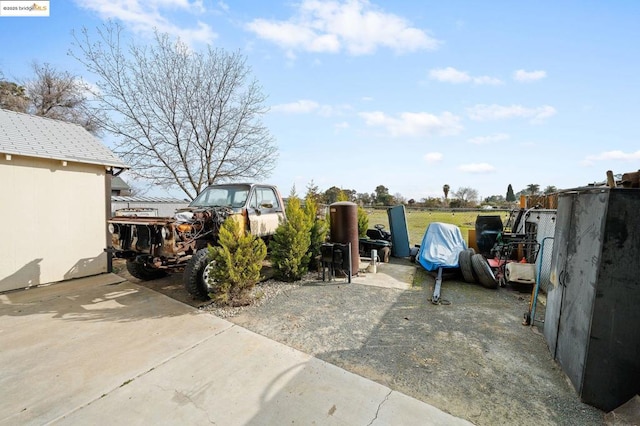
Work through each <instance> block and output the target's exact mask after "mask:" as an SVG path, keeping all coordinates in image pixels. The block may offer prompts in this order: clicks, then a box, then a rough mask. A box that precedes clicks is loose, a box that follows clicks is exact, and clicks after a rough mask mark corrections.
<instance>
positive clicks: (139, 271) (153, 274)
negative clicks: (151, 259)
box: [127, 260, 167, 281]
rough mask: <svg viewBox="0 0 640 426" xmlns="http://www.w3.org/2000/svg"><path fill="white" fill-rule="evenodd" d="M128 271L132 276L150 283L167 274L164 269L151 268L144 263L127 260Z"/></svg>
mask: <svg viewBox="0 0 640 426" xmlns="http://www.w3.org/2000/svg"><path fill="white" fill-rule="evenodd" d="M127 271H129V273H130V274H131V276H133V277H136V278H137V279H139V280H142V281H150V280H155V279H157V278H162V277H164V276H165V275H167V273H166V272H165V271H163V270H162V269H157V268H150V267H149V266H147V265H145V264H144V262H139V261H136V260H127Z"/></svg>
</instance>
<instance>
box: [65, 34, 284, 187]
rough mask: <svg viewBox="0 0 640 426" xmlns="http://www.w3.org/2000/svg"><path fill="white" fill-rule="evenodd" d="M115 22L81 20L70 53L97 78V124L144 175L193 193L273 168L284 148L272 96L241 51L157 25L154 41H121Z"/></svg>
mask: <svg viewBox="0 0 640 426" xmlns="http://www.w3.org/2000/svg"><path fill="white" fill-rule="evenodd" d="M122 35H123V33H122V27H120V26H119V25H117V24H114V23H108V24H106V25H104V26H103V27H101V28H99V29H98V30H97V35H96V37H97V40H95V41H92V40H91V39H90V35H89V32H88V31H87V30H86V29H84V30H83V31H82V33H81V34H80V35H79V36H76V37H75V43H74V48H75V49H76V50H75V52H74V51H73V50H72V51H71V52H70V54H71V55H72V56H73V57H75V58H76V59H78V60H79V61H80V62H82V63H83V64H84V65H85V66H86V67H87V69H88V70H89V71H90V72H92V73H94V74H95V75H96V76H97V77H98V78H99V80H98V83H97V87H98V89H99V90H98V93H96V99H97V100H98V108H97V110H96V115H97V116H98V117H99V120H100V123H99V124H100V127H101V128H103V129H104V130H106V131H108V132H110V133H111V134H113V135H115V136H116V137H117V141H116V149H115V151H116V152H117V153H118V154H120V155H121V156H122V157H123V158H124V159H125V160H126V161H127V162H128V163H129V164H130V165H131V166H132V171H133V172H134V173H136V174H138V175H139V176H140V177H143V178H145V179H148V180H150V181H152V182H153V183H154V184H157V185H161V186H164V187H176V186H177V187H179V188H180V189H181V190H182V191H183V192H184V193H185V194H186V195H187V196H188V197H189V198H191V199H193V198H194V197H195V196H196V194H197V193H198V192H200V191H201V190H202V189H203V188H204V187H205V186H206V185H209V184H212V183H216V182H225V181H232V180H238V179H259V178H263V177H266V176H268V175H269V174H270V173H271V171H272V170H273V167H274V166H275V161H276V157H277V148H276V146H275V143H274V139H273V137H272V136H271V135H270V133H269V131H268V129H267V128H266V127H265V126H264V125H263V123H262V120H261V119H262V116H263V115H264V114H265V113H266V112H267V108H266V107H265V106H264V105H263V104H264V101H265V100H266V97H265V95H263V94H262V91H261V87H260V86H259V85H258V83H257V82H256V81H255V80H253V79H250V68H249V67H248V66H247V64H246V59H245V58H244V56H242V55H241V54H240V53H238V52H236V53H231V54H230V53H227V52H225V51H224V50H222V49H212V48H211V47H209V48H208V49H207V50H206V52H204V53H198V52H196V51H194V50H192V49H191V48H189V47H188V46H187V45H186V44H184V43H183V42H181V41H180V40H173V39H171V38H170V37H169V35H167V34H163V33H159V32H156V34H155V38H154V40H153V43H152V44H150V45H148V46H140V45H136V44H135V43H134V42H130V43H129V44H128V45H126V46H125V45H124V43H123V42H122Z"/></svg>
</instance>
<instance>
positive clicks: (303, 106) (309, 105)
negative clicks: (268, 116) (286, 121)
mask: <svg viewBox="0 0 640 426" xmlns="http://www.w3.org/2000/svg"><path fill="white" fill-rule="evenodd" d="M319 108H320V104H319V103H317V102H314V101H310V100H308V99H302V100H299V101H296V102H290V103H288V104H280V105H274V106H272V107H271V112H281V113H285V114H308V113H310V112H314V111H317V110H318V109H319Z"/></svg>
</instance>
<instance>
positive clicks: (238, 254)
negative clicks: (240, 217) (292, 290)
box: [209, 217, 267, 306]
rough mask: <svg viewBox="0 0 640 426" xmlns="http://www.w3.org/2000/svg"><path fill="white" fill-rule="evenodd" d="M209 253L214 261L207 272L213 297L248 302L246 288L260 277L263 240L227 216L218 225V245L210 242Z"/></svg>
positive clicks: (264, 249) (264, 250) (237, 303)
mask: <svg viewBox="0 0 640 426" xmlns="http://www.w3.org/2000/svg"><path fill="white" fill-rule="evenodd" d="M209 256H210V257H211V259H212V260H213V261H214V262H215V267H214V268H212V269H211V275H210V276H209V280H210V282H209V284H210V286H211V287H212V288H213V289H214V290H213V293H212V296H213V299H214V300H215V301H217V302H219V303H223V304H225V305H232V306H240V305H246V304H248V303H249V302H248V300H247V296H248V292H249V291H250V290H251V289H252V288H253V287H254V286H255V285H256V284H257V283H258V282H259V281H260V271H261V269H262V261H263V260H264V259H265V257H266V256H267V246H266V245H265V243H264V241H262V239H261V238H258V237H256V236H254V235H251V234H250V233H248V232H243V231H242V230H241V229H240V225H239V224H238V221H237V220H236V219H235V218H234V217H229V218H227V220H225V221H224V223H223V224H222V227H221V228H220V233H219V246H218V247H211V246H210V247H209Z"/></svg>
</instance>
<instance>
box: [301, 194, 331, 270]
mask: <svg viewBox="0 0 640 426" xmlns="http://www.w3.org/2000/svg"><path fill="white" fill-rule="evenodd" d="M304 211H305V214H306V215H307V218H308V219H309V221H310V222H311V231H310V232H309V234H310V235H309V236H310V244H309V269H311V270H317V269H318V262H317V260H316V257H317V256H318V255H319V254H320V247H321V246H322V243H324V242H325V240H326V238H327V231H328V230H329V227H328V224H327V221H326V220H325V219H323V218H322V217H321V216H319V215H318V203H316V201H315V200H314V199H313V198H312V197H307V198H306V200H305V204H304Z"/></svg>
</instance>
